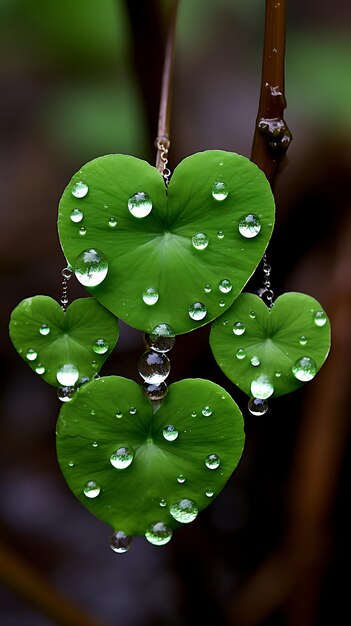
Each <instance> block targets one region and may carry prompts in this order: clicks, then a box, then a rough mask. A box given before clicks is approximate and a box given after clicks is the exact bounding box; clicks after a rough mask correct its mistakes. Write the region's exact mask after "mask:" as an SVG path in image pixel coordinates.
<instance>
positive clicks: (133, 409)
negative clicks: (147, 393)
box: [129, 406, 137, 415]
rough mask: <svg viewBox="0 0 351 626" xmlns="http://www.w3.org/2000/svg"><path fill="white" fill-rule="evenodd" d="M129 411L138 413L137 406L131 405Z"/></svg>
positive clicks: (133, 413)
mask: <svg viewBox="0 0 351 626" xmlns="http://www.w3.org/2000/svg"><path fill="white" fill-rule="evenodd" d="M129 413H130V414H131V415H136V413H137V410H136V408H135V406H131V407H130V409H129Z"/></svg>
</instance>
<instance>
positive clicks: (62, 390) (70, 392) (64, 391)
mask: <svg viewBox="0 0 351 626" xmlns="http://www.w3.org/2000/svg"><path fill="white" fill-rule="evenodd" d="M75 391H76V390H75V388H74V387H58V389H57V397H58V399H59V400H61V402H69V401H70V400H72V398H73V396H74V394H75Z"/></svg>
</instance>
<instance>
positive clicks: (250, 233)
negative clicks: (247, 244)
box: [238, 213, 261, 239]
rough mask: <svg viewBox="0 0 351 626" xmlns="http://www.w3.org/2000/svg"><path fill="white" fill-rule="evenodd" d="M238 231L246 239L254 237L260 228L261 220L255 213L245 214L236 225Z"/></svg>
mask: <svg viewBox="0 0 351 626" xmlns="http://www.w3.org/2000/svg"><path fill="white" fill-rule="evenodd" d="M238 229H239V233H240V235H242V236H243V237H245V238H246V239H252V238H253V237H256V236H257V235H258V233H259V232H260V230H261V222H260V220H259V219H258V217H257V215H252V214H251V213H250V214H249V215H245V217H242V218H241V220H240V222H239V225H238Z"/></svg>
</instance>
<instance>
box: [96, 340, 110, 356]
mask: <svg viewBox="0 0 351 626" xmlns="http://www.w3.org/2000/svg"><path fill="white" fill-rule="evenodd" d="M93 350H94V352H95V353H96V354H106V352H107V350H108V343H107V341H106V339H103V338H100V339H96V341H94V343H93Z"/></svg>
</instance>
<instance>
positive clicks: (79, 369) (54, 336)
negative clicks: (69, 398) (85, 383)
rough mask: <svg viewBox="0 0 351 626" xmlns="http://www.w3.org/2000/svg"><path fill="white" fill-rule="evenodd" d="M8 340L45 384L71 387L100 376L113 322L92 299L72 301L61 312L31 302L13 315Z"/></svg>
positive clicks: (52, 303)
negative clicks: (80, 381) (82, 380)
mask: <svg viewBox="0 0 351 626" xmlns="http://www.w3.org/2000/svg"><path fill="white" fill-rule="evenodd" d="M10 337H11V339H12V343H13V345H14V346H15V348H16V350H17V352H18V353H19V354H20V355H21V357H22V359H24V361H26V363H28V365H29V366H30V367H31V368H32V370H33V371H35V372H36V373H37V374H39V375H40V376H41V378H43V379H44V380H45V381H46V382H47V383H49V384H50V385H55V386H60V385H62V386H72V385H74V384H75V383H76V382H77V381H79V379H81V378H86V377H88V378H90V377H91V376H93V375H94V374H96V373H97V372H98V371H99V370H100V368H101V366H102V365H103V363H104V362H105V360H106V359H107V357H108V355H109V354H110V353H111V351H112V350H113V348H114V346H115V345H116V342H117V339H118V322H117V320H116V318H115V317H114V316H113V315H112V314H111V313H110V312H109V311H107V310H106V309H105V308H104V307H103V306H101V304H99V302H97V300H95V298H81V299H80V300H75V301H74V302H72V304H71V305H70V306H69V307H68V309H67V311H66V312H65V311H63V310H62V308H61V307H60V305H59V304H58V303H57V302H56V300H53V299H52V298H50V297H49V296H34V297H33V298H26V300H22V302H20V304H19V305H18V306H17V307H16V308H15V309H14V310H13V312H12V315H11V319H10Z"/></svg>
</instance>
